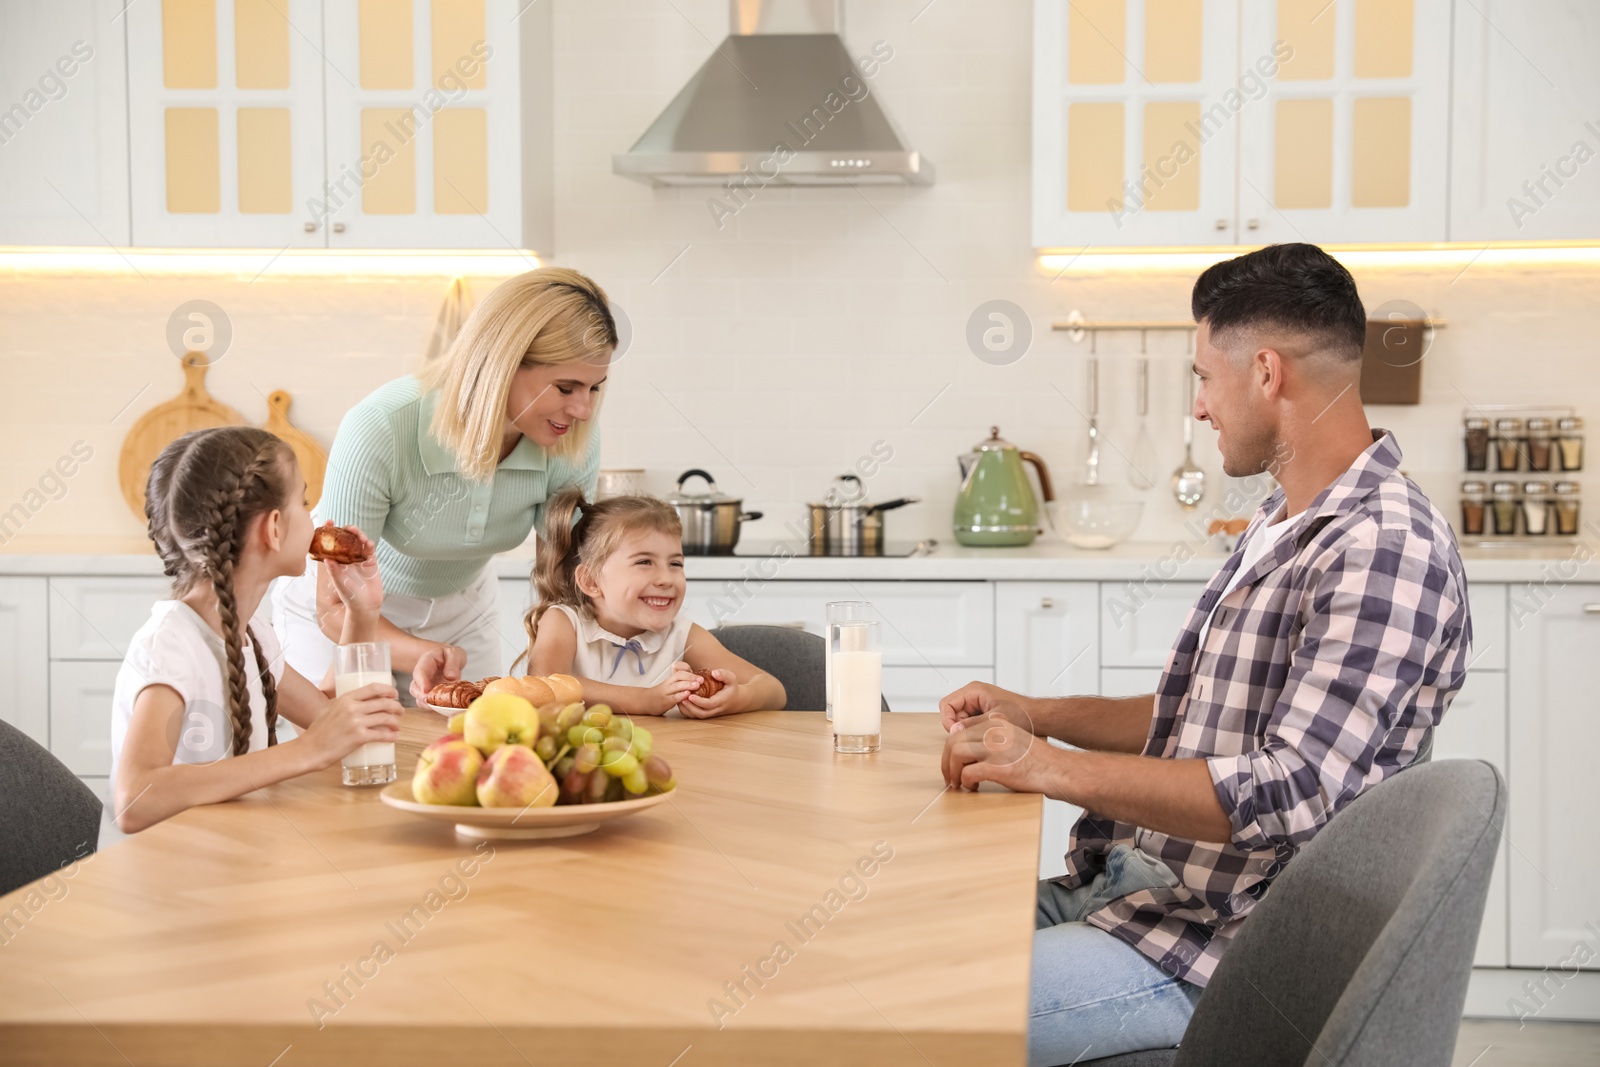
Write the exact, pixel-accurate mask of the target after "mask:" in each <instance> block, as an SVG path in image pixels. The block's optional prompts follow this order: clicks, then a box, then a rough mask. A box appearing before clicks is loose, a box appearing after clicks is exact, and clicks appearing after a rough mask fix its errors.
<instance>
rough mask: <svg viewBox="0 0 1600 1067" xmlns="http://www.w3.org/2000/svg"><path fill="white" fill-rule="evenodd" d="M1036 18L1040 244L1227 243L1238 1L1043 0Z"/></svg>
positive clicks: (1036, 230)
mask: <svg viewBox="0 0 1600 1067" xmlns="http://www.w3.org/2000/svg"><path fill="white" fill-rule="evenodd" d="M1033 15H1034V33H1033V243H1034V244H1035V245H1036V246H1038V247H1041V248H1081V247H1089V246H1093V247H1101V248H1105V247H1119V246H1140V245H1145V246H1148V245H1205V244H1231V243H1232V242H1233V240H1234V214H1235V212H1234V171H1235V158H1234V157H1235V141H1236V139H1237V137H1238V114H1239V111H1240V108H1241V107H1242V106H1247V105H1246V103H1245V98H1244V97H1243V96H1242V95H1241V94H1240V93H1239V92H1238V91H1237V90H1236V89H1235V88H1234V84H1235V77H1236V74H1237V73H1238V72H1237V67H1236V64H1237V58H1238V48H1237V28H1238V27H1237V19H1238V7H1237V0H1187V2H1185V0H1179V2H1172V0H1071V2H1069V0H1035V3H1034V8H1033ZM1269 58H1270V56H1269Z"/></svg>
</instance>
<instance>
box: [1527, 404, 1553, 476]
mask: <svg viewBox="0 0 1600 1067" xmlns="http://www.w3.org/2000/svg"><path fill="white" fill-rule="evenodd" d="M1554 426H1555V423H1553V422H1551V421H1550V420H1549V419H1547V418H1545V417H1544V416H1543V415H1535V416H1533V417H1532V418H1530V419H1528V427H1527V428H1528V469H1529V470H1531V471H1547V470H1550V469H1551V458H1550V451H1551V444H1550V431H1551V429H1552V428H1553V427H1554Z"/></svg>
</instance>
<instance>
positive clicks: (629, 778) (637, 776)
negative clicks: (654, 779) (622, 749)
mask: <svg viewBox="0 0 1600 1067" xmlns="http://www.w3.org/2000/svg"><path fill="white" fill-rule="evenodd" d="M622 788H624V789H626V790H627V791H628V792H630V793H632V794H633V795H635V796H639V795H640V794H642V793H644V792H645V791H646V790H647V789H649V788H650V779H649V778H647V777H645V773H644V768H643V767H635V768H634V769H633V770H631V771H629V772H628V773H627V774H625V775H623V776H622Z"/></svg>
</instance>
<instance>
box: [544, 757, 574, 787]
mask: <svg viewBox="0 0 1600 1067" xmlns="http://www.w3.org/2000/svg"><path fill="white" fill-rule="evenodd" d="M575 762H577V761H576V758H575V757H573V756H571V755H567V756H562V757H561V758H560V759H558V760H556V762H555V765H554V766H552V767H551V768H550V773H551V774H553V775H555V776H556V777H557V778H559V779H560V780H561V781H563V782H564V781H566V780H567V775H569V774H571V773H572V766H573V764H574V763H575Z"/></svg>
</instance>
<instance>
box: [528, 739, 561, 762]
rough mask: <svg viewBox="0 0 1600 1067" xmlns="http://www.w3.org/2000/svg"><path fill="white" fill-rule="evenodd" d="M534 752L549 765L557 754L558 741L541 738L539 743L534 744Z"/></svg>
mask: <svg viewBox="0 0 1600 1067" xmlns="http://www.w3.org/2000/svg"><path fill="white" fill-rule="evenodd" d="M533 751H534V754H535V755H537V756H538V757H539V758H540V759H541V760H543V761H544V762H545V763H549V762H550V760H551V758H552V757H553V756H554V755H555V754H556V739H555V738H553V737H541V738H539V740H538V741H536V742H534V746H533Z"/></svg>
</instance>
